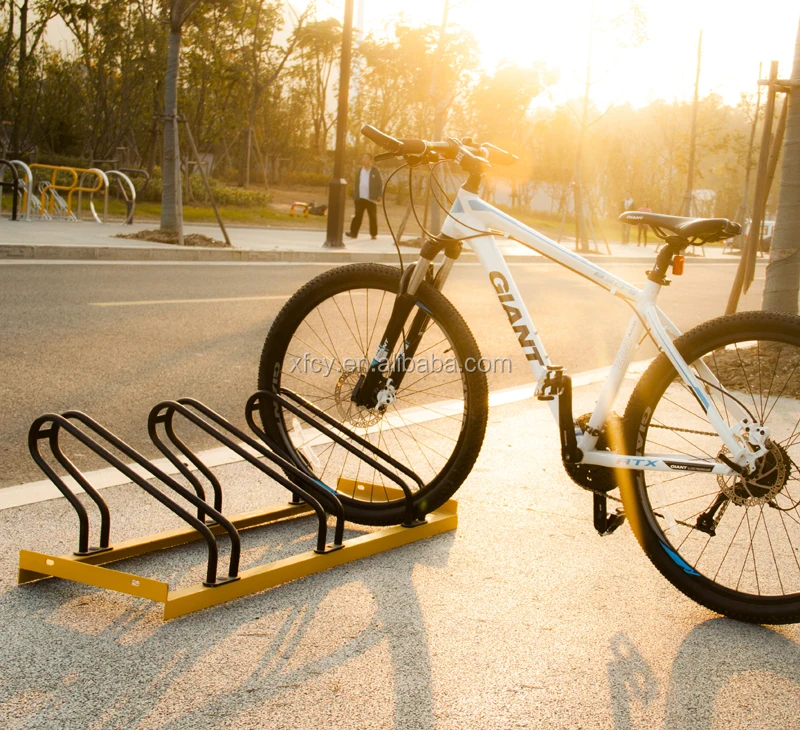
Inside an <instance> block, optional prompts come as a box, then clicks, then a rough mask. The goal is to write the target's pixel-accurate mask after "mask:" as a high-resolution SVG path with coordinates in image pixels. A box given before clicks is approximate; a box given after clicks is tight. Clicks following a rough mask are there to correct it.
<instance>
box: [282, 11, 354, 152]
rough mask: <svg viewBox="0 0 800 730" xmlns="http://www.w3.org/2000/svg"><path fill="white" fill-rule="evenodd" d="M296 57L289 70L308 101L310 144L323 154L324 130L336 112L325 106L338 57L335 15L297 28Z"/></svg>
mask: <svg viewBox="0 0 800 730" xmlns="http://www.w3.org/2000/svg"><path fill="white" fill-rule="evenodd" d="M297 36H298V51H299V54H298V59H297V63H296V64H295V68H294V69H293V74H292V75H293V76H294V78H295V79H296V80H297V81H298V82H299V83H300V86H301V88H302V90H303V94H304V97H305V99H306V101H307V103H308V108H309V114H310V117H311V124H312V143H311V147H312V149H313V151H314V153H315V154H317V155H319V156H323V155H324V154H325V151H326V150H327V149H328V132H329V130H330V128H331V126H332V125H333V123H334V121H335V119H336V115H335V114H334V112H333V111H332V110H330V109H329V104H328V92H329V87H330V81H331V74H332V72H333V69H334V67H335V65H336V62H337V61H338V59H339V49H340V48H341V45H342V25H341V23H340V22H339V21H338V20H337V19H336V18H328V19H327V20H319V21H315V22H313V23H308V24H307V25H306V27H305V28H302V29H300V30H298V33H297Z"/></svg>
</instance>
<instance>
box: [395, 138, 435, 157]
mask: <svg viewBox="0 0 800 730" xmlns="http://www.w3.org/2000/svg"><path fill="white" fill-rule="evenodd" d="M400 143H401V144H402V145H403V154H404V155H424V154H425V150H426V149H428V145H426V144H425V142H424V141H423V140H421V139H401V140H400Z"/></svg>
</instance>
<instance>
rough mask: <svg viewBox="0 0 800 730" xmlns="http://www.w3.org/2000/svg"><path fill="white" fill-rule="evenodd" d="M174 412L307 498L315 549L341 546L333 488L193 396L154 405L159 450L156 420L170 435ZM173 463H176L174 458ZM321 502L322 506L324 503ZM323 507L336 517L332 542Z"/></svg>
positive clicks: (340, 512) (340, 515)
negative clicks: (314, 526)
mask: <svg viewBox="0 0 800 730" xmlns="http://www.w3.org/2000/svg"><path fill="white" fill-rule="evenodd" d="M190 409H194V410H190ZM194 411H198V412H199V413H200V414H202V416H204V418H201V417H200V416H198V415H197V413H195V412H194ZM175 413H180V414H181V415H182V416H183V417H184V418H186V419H187V420H188V421H190V422H191V423H193V424H194V425H195V426H197V427H198V428H200V429H202V430H203V431H205V432H206V433H207V434H208V435H209V436H212V437H213V438H215V439H216V440H217V441H219V442H220V443H221V444H223V445H224V446H226V447H228V448H229V449H230V450H231V451H233V452H234V453H235V454H238V455H239V456H241V457H242V458H243V459H244V460H245V461H247V462H249V463H250V464H252V465H253V466H255V467H256V468H257V469H259V470H260V471H262V472H263V473H265V474H267V475H268V476H269V477H271V478H272V479H273V480H274V481H276V482H278V484H280V485H281V486H283V487H285V488H286V489H288V490H289V491H290V492H291V493H292V494H293V495H297V496H299V497H301V498H302V499H303V500H304V501H306V502H307V503H308V504H309V505H310V506H311V508H312V509H313V510H314V512H315V513H316V515H317V520H318V523H319V530H318V532H317V548H316V550H315V552H317V553H326V552H331V551H333V550H338V549H340V548H341V547H342V541H343V539H344V507H343V506H342V503H341V501H340V500H339V498H338V497H337V496H336V493H335V492H334V491H333V490H331V489H329V488H328V487H327V486H325V485H324V484H323V483H322V482H321V481H319V479H317V478H316V477H313V476H310V475H308V474H306V473H305V472H304V471H302V470H300V469H298V468H297V467H296V466H294V464H292V463H291V462H290V461H288V460H287V459H286V458H285V457H283V456H280V455H279V454H280V452H279V454H275V453H273V452H272V451H271V450H270V449H269V448H267V447H265V446H264V445H263V444H261V443H259V442H258V441H256V440H255V439H254V438H252V437H251V436H250V435H248V434H247V433H245V432H244V431H242V430H241V429H239V428H237V427H236V426H234V425H233V424H232V423H230V422H229V421H228V420H227V419H225V418H223V417H222V416H221V415H219V414H218V413H216V412H215V411H213V410H212V409H210V408H209V407H208V406H206V405H204V404H203V403H200V402H199V401H197V400H194V399H193V398H179V399H178V400H177V401H164V402H162V403H159V404H158V405H156V406H155V407H154V408H153V409H152V410H151V411H150V417H149V419H148V431H149V432H150V434H151V438H154V441H155V443H156V445H157V446H158V447H159V449H161V450H162V452H163V449H164V448H166V446H165V445H164V444H163V442H160V439H159V437H158V434H157V431H156V427H157V425H158V424H159V423H163V424H165V430H166V431H167V433H168V434H169V430H168V429H167V428H166V424H168V423H172V419H173V418H174V414H175ZM205 419H208V420H205ZM209 421H212V422H213V423H214V424H215V425H216V426H219V427H221V428H222V429H224V430H225V431H227V432H228V433H229V434H232V435H233V436H234V437H235V438H236V439H239V441H241V442H244V444H245V445H246V446H248V447H250V448H251V449H252V450H253V451H255V452H256V454H258V456H254V455H253V454H252V453H250V452H249V451H247V449H245V448H243V447H242V445H241V444H240V443H237V442H236V441H234V440H233V439H231V438H229V437H228V436H227V435H226V434H224V433H221V432H220V430H219V429H218V428H215V426H213V425H211V423H209ZM173 433H174V428H173ZM159 442H160V445H159ZM176 447H177V444H176ZM183 447H184V448H185V449H187V450H188V447H186V445H185V444H184V445H183ZM183 453H185V452H183ZM259 457H264V458H266V459H268V460H269V461H271V462H272V463H273V464H275V465H276V466H277V467H278V468H279V469H280V470H281V472H287V473H289V474H290V475H292V476H293V477H294V478H296V479H297V480H299V481H300V482H301V484H302V486H300V485H298V484H296V483H293V482H292V481H290V480H289V479H288V478H287V477H286V476H285V475H284V474H283V473H281V472H279V471H276V470H275V469H272V468H271V467H269V466H267V465H266V464H264V463H262V462H261V461H259ZM195 458H197V457H195ZM171 461H172V460H171ZM173 463H175V462H174V461H173ZM193 463H194V462H193ZM176 466H177V465H176ZM178 468H179V469H180V471H181V473H185V470H186V467H185V465H183V464H181V466H180V467H178ZM323 503H324V504H325V506H323ZM326 507H327V509H328V511H330V512H331V514H333V516H334V517H335V519H336V525H335V528H334V540H333V543H332V544H331V545H327V528H328V518H327V512H326Z"/></svg>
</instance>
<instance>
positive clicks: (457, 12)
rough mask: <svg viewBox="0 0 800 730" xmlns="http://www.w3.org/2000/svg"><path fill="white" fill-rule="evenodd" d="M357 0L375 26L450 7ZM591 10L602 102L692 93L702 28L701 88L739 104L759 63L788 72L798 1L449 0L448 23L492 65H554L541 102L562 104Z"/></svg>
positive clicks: (426, 1)
mask: <svg viewBox="0 0 800 730" xmlns="http://www.w3.org/2000/svg"><path fill="white" fill-rule="evenodd" d="M355 3H356V18H357V19H358V18H359V17H363V26H364V28H363V30H364V31H365V32H367V33H370V32H372V33H376V34H381V33H382V32H383V29H384V28H385V26H386V24H387V22H388V21H390V20H392V19H394V18H396V17H397V16H398V15H399V14H400V13H401V12H402V13H403V15H404V16H405V17H406V18H407V19H408V21H409V22H411V23H414V24H421V23H435V24H439V23H440V22H441V19H442V10H443V7H444V0H404V2H403V3H402V4H400V3H393V2H385V1H383V0H355ZM634 5H637V6H638V8H639V9H640V11H641V13H642V15H643V16H644V19H645V23H644V31H645V33H646V36H647V37H646V38H645V39H644V40H643V41H642V42H641V43H640V44H638V45H636V44H635V43H634V39H633V38H631V37H630V34H629V33H627V32H626V28H625V24H626V20H628V19H629V18H630V15H631V12H632V10H631V9H632V6H634ZM360 6H363V8H360ZM318 8H319V10H318V14H319V15H320V16H322V15H331V14H332V15H336V16H337V17H340V16H341V14H342V12H343V10H342V8H343V2H341V0H335V1H332V0H328V1H327V2H321V3H319V5H318ZM359 10H360V11H361V12H359ZM592 17H594V37H593V44H592V77H593V84H592V92H591V94H592V99H593V100H594V102H595V103H596V104H598V105H601V106H602V105H608V104H611V103H625V102H629V103H631V104H633V105H634V106H643V105H645V104H648V103H649V102H651V101H653V100H655V99H659V98H663V99H666V100H668V101H671V100H673V99H688V98H690V97H691V95H692V92H693V84H694V73H695V64H696V58H697V56H696V54H697V41H698V35H699V32H700V30H701V29H702V30H703V59H702V73H701V78H700V92H701V95H706V94H708V93H712V92H713V93H717V94H719V95H721V96H722V97H723V99H724V100H725V101H726V102H727V103H729V104H735V103H736V102H737V101H738V99H739V94H740V93H741V92H753V91H755V89H756V77H757V75H758V65H759V62H764V64H765V67H766V66H767V64H768V62H769V61H771V60H773V59H776V60H778V61H780V68H781V71H782V72H783V73H784V74H788V72H789V70H790V68H791V54H792V49H793V48H794V36H795V32H796V29H797V19H798V5H797V3H796V2H793V1H792V0H763V1H762V2H759V3H758V4H757V5H756V4H753V3H743V2H730V1H727V0H726V1H722V0H705V1H704V2H700V3H698V2H696V1H694V0H670V2H666V0H657V1H653V0H649V1H648V0H639V2H632V1H631V0H604V1H602V2H600V1H599V0H594V2H593V0H571V1H567V2H559V3H551V2H540V1H535V2H520V1H519V0H452V2H451V10H450V14H449V22H450V24H451V28H452V27H455V26H458V27H459V28H463V29H464V30H466V31H468V32H470V33H472V35H474V36H475V38H476V39H477V41H478V43H479V44H480V58H481V65H482V66H483V68H484V69H485V70H487V71H488V72H492V71H494V69H495V68H496V67H497V65H498V64H499V63H501V62H503V61H510V62H512V63H516V64H519V65H528V64H532V63H535V62H537V61H544V62H545V63H546V64H547V65H548V66H550V67H551V68H553V69H554V70H555V71H557V73H558V75H559V81H558V83H557V84H555V85H554V86H553V87H552V88H551V89H550V90H549V98H541V99H539V100H538V102H537V103H540V104H541V103H552V104H557V103H561V102H563V101H566V100H567V99H570V98H573V97H577V96H580V95H581V94H582V93H583V85H584V83H585V75H586V61H587V53H588V45H589V44H588V39H589V28H590V19H591V18H592ZM356 22H357V23H358V20H357V21H356Z"/></svg>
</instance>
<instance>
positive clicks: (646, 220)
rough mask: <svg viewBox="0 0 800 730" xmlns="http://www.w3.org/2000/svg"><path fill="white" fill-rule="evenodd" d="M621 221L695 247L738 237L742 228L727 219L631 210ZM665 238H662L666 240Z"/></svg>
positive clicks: (620, 218) (624, 214)
mask: <svg viewBox="0 0 800 730" xmlns="http://www.w3.org/2000/svg"><path fill="white" fill-rule="evenodd" d="M619 220H621V221H623V222H624V223H629V224H630V225H632V226H633V225H639V224H641V223H643V224H645V225H650V226H652V227H653V229H654V230H655V232H656V234H658V233H659V229H661V231H662V232H663V231H665V230H666V231H669V232H671V233H674V234H675V235H676V236H679V237H680V238H684V239H686V240H687V241H689V240H691V239H698V240H696V241H691V243H692V244H693V245H702V244H704V243H708V242H709V241H721V240H723V239H725V238H731V237H732V236H738V235H739V234H740V233H741V232H742V227H741V226H740V225H739V224H738V223H733V222H732V221H729V220H728V219H727V218H683V217H681V216H678V215H662V214H661V213H643V212H641V211H638V210H629V211H626V212H625V213H623V214H622V215H621V216H620V217H619ZM664 237H665V236H662V238H664Z"/></svg>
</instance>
